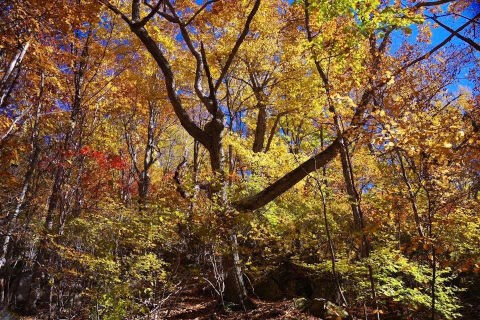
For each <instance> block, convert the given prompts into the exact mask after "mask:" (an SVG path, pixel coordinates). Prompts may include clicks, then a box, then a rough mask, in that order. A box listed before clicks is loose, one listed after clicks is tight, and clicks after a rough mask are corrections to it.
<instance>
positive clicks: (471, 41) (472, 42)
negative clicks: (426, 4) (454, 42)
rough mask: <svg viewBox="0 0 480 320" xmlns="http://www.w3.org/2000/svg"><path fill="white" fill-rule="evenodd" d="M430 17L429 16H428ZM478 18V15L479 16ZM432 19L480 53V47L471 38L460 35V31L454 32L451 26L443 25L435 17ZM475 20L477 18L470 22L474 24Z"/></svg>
mask: <svg viewBox="0 0 480 320" xmlns="http://www.w3.org/2000/svg"><path fill="white" fill-rule="evenodd" d="M427 17H428V16H427ZM477 17H478V15H477ZM429 18H430V19H432V20H433V21H435V22H436V23H437V24H438V25H439V26H441V27H442V28H444V29H445V30H447V31H448V32H450V33H451V34H453V35H455V36H456V37H457V38H459V39H461V40H463V41H465V42H466V43H468V44H469V45H471V46H472V47H473V48H474V49H476V50H477V51H480V45H479V44H478V43H476V42H474V41H473V40H472V39H470V38H467V37H465V36H463V35H461V34H460V33H458V31H456V30H453V29H452V28H450V27H449V26H447V25H445V24H443V23H442V22H441V21H440V20H438V19H437V18H436V17H435V16H433V17H429ZM473 20H475V18H473V19H472V20H471V21H469V22H474V21H473Z"/></svg>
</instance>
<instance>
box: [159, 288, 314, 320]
mask: <svg viewBox="0 0 480 320" xmlns="http://www.w3.org/2000/svg"><path fill="white" fill-rule="evenodd" d="M252 301H253V302H254V303H255V304H256V308H255V309H254V310H249V311H247V312H243V311H230V310H227V311H224V310H222V309H221V308H220V307H219V306H218V303H217V300H216V299H215V298H213V297H209V296H205V295H201V294H198V292H195V291H193V290H192V291H190V292H189V291H187V292H183V293H182V294H181V295H180V296H178V297H176V298H174V299H172V300H171V301H170V302H169V303H167V305H166V306H164V307H163V308H162V310H161V311H160V312H158V313H157V314H156V316H157V319H196V320H210V319H212V320H213V319H221V320H230V319H232V320H233V319H235V320H237V319H238V320H247V319H248V320H255V319H258V320H260V319H261V320H263V319H272V320H273V319H292V320H293V319H305V320H310V319H320V318H317V317H314V316H311V315H308V314H305V313H302V312H300V311H299V310H297V309H296V308H295V306H294V302H293V300H292V299H290V300H284V301H276V302H267V301H263V300H259V299H252ZM153 318H155V317H153Z"/></svg>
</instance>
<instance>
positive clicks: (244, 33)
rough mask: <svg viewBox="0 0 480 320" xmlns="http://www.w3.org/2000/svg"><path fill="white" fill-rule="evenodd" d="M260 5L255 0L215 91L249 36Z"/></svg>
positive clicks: (258, 1)
mask: <svg viewBox="0 0 480 320" xmlns="http://www.w3.org/2000/svg"><path fill="white" fill-rule="evenodd" d="M259 7H260V0H255V4H254V5H253V8H252V11H250V13H249V14H248V17H247V21H246V22H245V26H244V28H243V30H242V33H240V36H239V37H238V39H237V42H235V45H234V46H233V49H232V51H231V52H230V54H229V55H228V58H227V62H225V65H224V66H223V68H222V71H221V73H220V77H219V78H218V79H217V82H216V83H215V91H217V90H218V88H220V85H221V84H222V81H223V78H225V76H226V75H227V71H228V69H229V68H230V65H231V64H232V62H233V58H235V56H236V55H237V52H238V49H240V46H241V45H242V43H243V41H244V40H245V37H246V36H247V34H248V31H249V30H250V24H251V23H252V20H253V17H255V14H256V13H257V11H258V8H259Z"/></svg>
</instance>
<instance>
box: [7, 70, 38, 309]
mask: <svg viewBox="0 0 480 320" xmlns="http://www.w3.org/2000/svg"><path fill="white" fill-rule="evenodd" d="M43 89H44V74H43V73H42V75H41V82H40V93H39V96H38V103H37V108H36V111H35V120H34V124H33V130H32V136H31V145H32V152H31V154H30V159H29V163H28V168H27V172H26V173H25V177H24V179H23V186H22V191H21V192H20V195H19V197H18V202H17V205H16V206H15V210H14V212H13V213H12V214H11V215H9V216H7V217H6V220H7V228H6V234H5V237H4V238H3V243H2V246H1V252H0V272H2V274H4V272H3V271H4V269H5V268H6V263H7V254H8V248H9V245H10V241H11V237H12V235H11V233H12V231H13V228H14V226H15V223H16V221H17V218H18V216H19V215H20V213H21V211H22V209H23V206H24V203H25V199H26V196H27V191H28V190H29V188H30V184H31V181H32V179H33V176H34V173H35V169H36V167H37V162H38V157H39V155H40V143H39V139H38V137H39V133H40V113H41V111H42V98H43ZM4 284H5V278H4V277H2V278H1V279H0V303H3V302H4Z"/></svg>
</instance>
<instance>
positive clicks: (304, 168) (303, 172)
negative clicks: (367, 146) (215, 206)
mask: <svg viewBox="0 0 480 320" xmlns="http://www.w3.org/2000/svg"><path fill="white" fill-rule="evenodd" d="M340 146H341V144H340V139H338V138H337V139H335V140H334V141H333V142H332V144H330V146H328V147H327V148H326V149H325V150H323V151H322V152H320V153H318V154H317V155H315V156H313V157H312V158H310V159H308V160H307V161H305V162H304V163H302V164H301V165H299V166H298V167H297V168H295V169H294V170H292V171H290V172H289V173H287V174H286V175H284V176H283V177H282V178H280V179H279V180H277V181H275V182H274V183H272V184H271V185H269V186H268V187H267V188H265V189H264V190H263V191H261V192H259V193H257V194H256V195H253V196H251V197H248V198H245V199H241V200H240V201H238V202H235V203H233V206H234V207H235V209H237V210H239V211H248V210H256V209H258V208H261V207H263V206H264V205H266V204H267V203H269V202H270V201H272V200H274V199H275V198H277V197H278V196H280V195H281V194H283V193H284V192H286V191H288V190H289V189H290V188H292V187H293V186H294V185H296V184H297V183H298V182H300V181H301V180H303V178H305V177H306V176H307V175H308V174H309V173H311V172H313V171H315V170H317V169H318V168H321V167H323V166H325V165H326V164H327V163H329V162H330V161H332V160H333V159H334V158H335V157H336V156H337V154H338V153H339V151H340Z"/></svg>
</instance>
